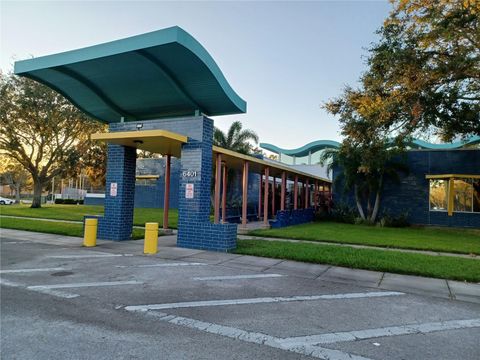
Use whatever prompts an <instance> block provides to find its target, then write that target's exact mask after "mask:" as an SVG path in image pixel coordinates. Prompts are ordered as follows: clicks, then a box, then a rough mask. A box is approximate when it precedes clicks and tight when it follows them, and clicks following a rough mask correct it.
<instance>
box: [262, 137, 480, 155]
mask: <svg viewBox="0 0 480 360" xmlns="http://www.w3.org/2000/svg"><path fill="white" fill-rule="evenodd" d="M474 144H480V136H472V137H470V138H468V139H466V140H464V141H456V142H453V143H442V144H433V143H429V142H427V141H424V140H419V139H413V140H412V141H410V142H409V143H408V145H409V146H411V147H414V148H421V149H429V150H453V149H460V148H463V147H465V146H468V145H474ZM339 146H340V143H339V142H338V141H335V140H316V141H312V142H310V143H308V144H306V145H303V146H301V147H299V148H296V149H283V148H280V147H278V146H276V145H273V144H268V143H260V147H261V148H262V149H265V150H268V151H271V152H273V153H276V154H284V155H288V156H295V157H303V156H307V155H308V154H309V153H310V152H311V153H314V152H316V151H319V150H323V149H327V148H338V147H339Z"/></svg>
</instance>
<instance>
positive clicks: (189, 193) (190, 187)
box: [185, 184, 193, 199]
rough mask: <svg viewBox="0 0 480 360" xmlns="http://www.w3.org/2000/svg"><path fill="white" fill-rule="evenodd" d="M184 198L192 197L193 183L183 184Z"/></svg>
mask: <svg viewBox="0 0 480 360" xmlns="http://www.w3.org/2000/svg"><path fill="white" fill-rule="evenodd" d="M185 199H193V184H186V185H185Z"/></svg>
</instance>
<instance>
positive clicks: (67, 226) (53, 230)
mask: <svg viewBox="0 0 480 360" xmlns="http://www.w3.org/2000/svg"><path fill="white" fill-rule="evenodd" d="M0 228H5V229H16V230H26V231H33V232H43V233H48V234H58V235H66V236H79V237H83V225H82V224H72V223H66V222H58V221H42V220H30V219H14V218H0ZM144 234H145V231H144V230H143V229H133V235H132V238H133V239H143V238H144Z"/></svg>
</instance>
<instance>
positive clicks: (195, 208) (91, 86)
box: [15, 27, 329, 251]
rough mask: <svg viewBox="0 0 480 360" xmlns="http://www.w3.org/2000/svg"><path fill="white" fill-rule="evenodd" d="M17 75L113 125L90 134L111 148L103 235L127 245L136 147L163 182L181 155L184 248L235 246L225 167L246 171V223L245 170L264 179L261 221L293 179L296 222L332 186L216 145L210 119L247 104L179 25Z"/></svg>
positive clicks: (33, 64)
mask: <svg viewBox="0 0 480 360" xmlns="http://www.w3.org/2000/svg"><path fill="white" fill-rule="evenodd" d="M15 73H16V74H17V75H21V76H26V77H29V78H31V79H34V80H36V81H39V82H41V83H43V84H45V85H47V86H49V87H51V88H52V89H54V90H56V91H58V92H60V93H61V94H63V95H64V96H66V97H67V98H68V99H70V100H71V102H72V103H73V104H74V105H76V106H77V107H78V108H79V109H81V110H82V111H84V112H85V113H86V114H88V115H89V116H90V117H92V118H93V119H95V120H97V121H101V122H104V123H107V124H108V125H109V132H108V133H104V134H96V135H94V136H93V137H92V138H93V139H97V140H102V141H106V142H107V143H108V159H107V176H106V194H105V214H104V216H103V217H101V218H99V229H98V236H99V238H102V239H110V240H116V241H120V240H127V239H130V236H131V232H132V227H133V208H134V189H135V166H136V149H144V150H148V151H152V152H157V153H161V154H163V155H164V156H166V158H167V162H166V163H167V171H166V177H167V178H168V177H169V168H170V166H169V164H170V158H171V157H172V156H174V157H179V158H180V159H181V176H180V184H179V194H178V200H179V202H178V214H179V219H178V238H177V245H178V246H181V247H189V248H197V249H210V250H217V251H226V250H229V249H233V248H235V245H236V238H237V225H236V224H234V223H228V222H226V200H225V199H226V186H225V184H226V177H227V171H226V167H225V166H228V167H232V168H237V169H241V171H242V174H243V184H242V188H243V195H244V196H243V205H242V216H241V222H242V225H243V226H245V225H246V222H247V216H246V208H247V202H248V196H246V195H247V192H248V173H249V171H255V172H257V173H259V174H263V178H264V181H263V182H261V183H263V184H264V185H263V186H262V185H261V184H260V186H259V206H258V217H259V218H261V219H263V221H264V224H265V225H268V224H269V216H270V215H271V216H274V215H275V214H276V213H277V210H279V211H286V209H285V205H286V196H285V193H286V184H287V181H288V180H289V177H290V180H291V181H293V183H294V190H293V193H294V194H293V201H292V202H293V205H292V208H293V209H292V211H296V212H295V213H293V214H294V215H295V216H294V217H295V218H298V216H297V215H298V214H300V211H299V210H300V209H299V207H304V208H305V209H307V208H310V206H311V203H312V201H311V199H312V195H311V194H312V189H311V187H312V186H313V187H314V189H313V192H314V193H315V194H317V192H318V191H319V186H320V183H322V184H328V183H329V181H328V180H326V179H321V178H315V177H314V176H312V175H309V174H304V173H301V172H298V171H294V170H293V169H291V168H288V167H287V166H284V165H282V164H275V163H273V162H269V161H266V160H263V159H258V158H255V157H252V156H246V155H241V154H238V153H235V152H232V151H229V150H226V149H221V148H218V147H214V146H213V144H212V141H213V130H214V126H213V120H212V119H211V118H210V117H209V116H219V115H229V114H241V113H245V112H246V102H245V101H244V100H242V99H241V98H240V97H239V96H238V95H237V94H236V93H235V92H234V91H233V89H232V88H231V87H230V85H229V84H228V82H227V80H226V79H225V77H224V76H223V74H222V72H221V71H220V69H219V68H218V66H217V65H216V63H215V61H214V60H213V58H212V57H211V56H210V55H209V54H208V52H207V51H206V50H205V49H204V48H203V47H202V46H201V45H200V44H199V43H198V42H197V41H196V40H195V39H194V38H193V37H192V36H191V35H189V34H188V33H186V32H185V31H184V30H182V29H180V28H178V27H172V28H168V29H163V30H159V31H155V32H152V33H148V34H143V35H139V36H134V37H131V38H127V39H122V40H118V41H113V42H110V43H105V44H100V45H96V46H92V47H88V48H84V49H79V50H73V51H69V52H65V53H60V54H55V55H50V56H45V57H40V58H34V59H30V60H24V61H19V62H16V63H15ZM214 162H215V164H216V167H215V176H214V178H215V179H216V182H215V191H214V194H215V195H214V221H213V222H211V221H210V209H211V197H210V195H211V181H212V171H213V169H214V168H213V163H214ZM222 164H224V165H225V166H224V168H223V169H224V170H223V172H222ZM272 177H273V182H271V179H272ZM260 179H262V176H260ZM277 179H278V181H280V184H281V185H280V186H278V185H277ZM280 179H281V180H280ZM300 181H302V183H303V186H302V188H301V189H299V187H298V184H299V182H300ZM222 182H223V184H224V186H223V189H222V186H221V183H222ZM165 184H166V185H165V192H166V194H165V195H166V196H164V198H165V204H164V207H165V215H164V216H165V218H164V226H165V227H168V205H169V204H168V198H169V197H168V192H169V188H170V187H169V181H168V179H166V181H165ZM276 194H280V197H279V200H275V199H276V198H277V196H276ZM222 195H223V196H222ZM313 198H314V199H317V197H316V196H314V197H313ZM220 199H223V200H222V202H221V200H220ZM315 201H316V200H315ZM290 218H291V217H290ZM290 218H289V219H290ZM220 219H222V221H220Z"/></svg>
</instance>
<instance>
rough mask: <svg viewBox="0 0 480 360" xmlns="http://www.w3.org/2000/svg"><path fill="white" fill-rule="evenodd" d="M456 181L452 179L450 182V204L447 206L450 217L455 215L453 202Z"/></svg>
mask: <svg viewBox="0 0 480 360" xmlns="http://www.w3.org/2000/svg"><path fill="white" fill-rule="evenodd" d="M454 189H455V187H454V179H453V178H451V179H449V180H448V204H447V211H448V216H452V215H453V200H454V191H455V190H454Z"/></svg>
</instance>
